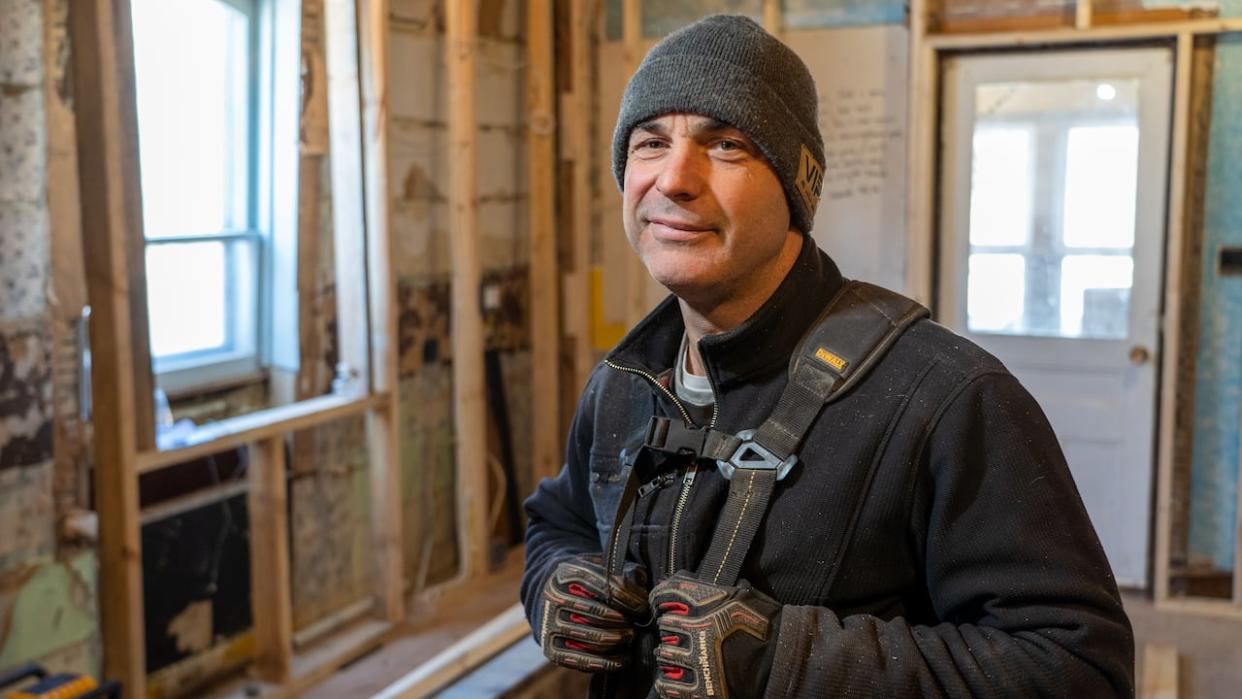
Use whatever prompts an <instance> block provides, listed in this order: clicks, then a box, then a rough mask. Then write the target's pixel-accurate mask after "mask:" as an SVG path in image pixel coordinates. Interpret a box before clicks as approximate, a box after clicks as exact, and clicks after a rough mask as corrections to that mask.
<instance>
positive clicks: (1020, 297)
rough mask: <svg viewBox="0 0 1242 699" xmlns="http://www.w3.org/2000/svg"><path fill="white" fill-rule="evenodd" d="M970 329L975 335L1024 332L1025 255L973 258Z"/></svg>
mask: <svg viewBox="0 0 1242 699" xmlns="http://www.w3.org/2000/svg"><path fill="white" fill-rule="evenodd" d="M969 274H970V276H969V283H968V285H967V292H966V293H967V302H966V315H967V325H968V326H969V327H970V329H971V330H973V331H983V332H1000V331H1006V330H1009V331H1017V330H1021V327H1019V326H1020V322H1021V320H1022V316H1023V314H1024V311H1025V308H1026V298H1025V297H1026V260H1025V259H1024V258H1023V257H1022V256H1021V255H1012V254H1009V255H989V254H975V255H971V256H970V273H969Z"/></svg>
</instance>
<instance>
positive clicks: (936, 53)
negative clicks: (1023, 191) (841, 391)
mask: <svg viewBox="0 0 1242 699" xmlns="http://www.w3.org/2000/svg"><path fill="white" fill-rule="evenodd" d="M1092 11H1093V7H1092V3H1091V2H1090V0H1079V5H1078V7H1077V8H1076V13H1075V20H1076V21H1075V26H1074V27H1073V28H1058V29H1047V30H1035V31H1013V32H989V33H975V34H969V33H960V34H958V33H955V34H932V33H930V32H929V31H928V12H929V7H928V3H927V2H926V0H912V2H911V16H910V111H909V120H908V125H907V126H908V133H909V153H908V155H909V179H908V181H907V182H908V188H909V189H908V208H907V212H906V213H907V217H906V219H907V226H908V228H907V234H908V236H909V237H908V241H907V255H906V264H907V268H906V283H907V293H908V294H910V295H912V296H914V297H915V298H918V299H919V300H922V301H924V302H926V301H927V300H930V298H931V296H932V279H933V269H934V267H933V265H934V259H933V257H932V254H931V251H932V250H933V245H934V235H935V233H934V221H935V212H936V196H935V194H936V187H935V178H934V177H933V174H934V171H935V161H936V141H935V137H934V136H935V129H936V124H937V121H938V119H939V117H938V100H937V95H938V93H939V89H940V88H939V85H938V78H939V66H940V60H941V57H942V54H943V53H947V52H953V51H967V50H983V49H1012V48H1021V47H1040V46H1055V45H1068V44H1109V43H1118V42H1131V41H1141V40H1170V39H1173V40H1176V52H1175V61H1176V65H1175V87H1174V104H1173V127H1172V128H1173V133H1172V139H1171V144H1170V148H1171V155H1170V178H1169V192H1168V196H1169V200H1168V202H1169V204H1168V219H1167V234H1166V246H1167V249H1166V254H1165V269H1164V279H1165V290H1164V316H1163V321H1162V324H1161V332H1162V336H1163V337H1162V342H1161V373H1160V383H1159V391H1160V394H1159V395H1160V405H1159V408H1158V409H1159V418H1158V419H1159V427H1158V435H1159V437H1158V439H1159V444H1158V449H1157V457H1156V469H1157V471H1156V487H1157V491H1156V508H1155V516H1156V525H1155V526H1156V532H1155V541H1154V559H1155V562H1154V576H1155V581H1154V596H1155V604H1156V608H1157V609H1159V610H1161V611H1168V612H1184V613H1192V614H1205V615H1210V616H1217V617H1222V616H1223V617H1231V618H1239V619H1242V488H1239V494H1238V495H1239V513H1238V514H1239V518H1238V537H1239V541H1238V543H1237V546H1238V551H1239V555H1237V556H1235V559H1234V578H1233V580H1234V590H1233V592H1234V594H1233V599H1232V600H1213V599H1206V598H1202V599H1201V598H1173V597H1170V595H1169V584H1168V583H1169V580H1168V576H1169V551H1170V541H1169V537H1170V535H1171V532H1170V529H1169V527H1170V524H1171V521H1170V502H1171V499H1172V495H1173V493H1172V484H1173V446H1174V445H1173V441H1174V440H1173V431H1174V422H1173V421H1174V412H1175V407H1176V395H1175V393H1176V383H1177V372H1176V369H1177V363H1178V355H1179V347H1178V344H1179V334H1178V329H1179V325H1180V322H1181V313H1180V309H1181V290H1180V283H1181V272H1182V257H1183V253H1184V248H1185V235H1186V233H1185V223H1184V221H1185V214H1186V196H1187V190H1186V187H1187V177H1188V175H1189V173H1190V170H1191V166H1190V164H1189V163H1188V162H1187V161H1188V157H1189V156H1188V152H1187V147H1188V143H1187V141H1188V136H1189V128H1190V124H1189V120H1190V114H1189V110H1190V79H1191V67H1192V61H1193V53H1194V38H1195V37H1196V36H1199V35H1221V34H1231V33H1242V18H1238V19H1203V20H1186V21H1171V22H1143V23H1134V24H1123V25H1107V26H1099V25H1094V24H1093V23H1092ZM1239 469H1242V464H1239Z"/></svg>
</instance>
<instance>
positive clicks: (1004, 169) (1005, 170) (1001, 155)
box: [970, 127, 1032, 245]
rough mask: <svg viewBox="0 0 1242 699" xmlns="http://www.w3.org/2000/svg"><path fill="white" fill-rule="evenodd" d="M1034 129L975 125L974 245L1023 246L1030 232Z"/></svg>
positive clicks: (972, 170)
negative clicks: (1032, 134)
mask: <svg viewBox="0 0 1242 699" xmlns="http://www.w3.org/2000/svg"><path fill="white" fill-rule="evenodd" d="M1031 169H1032V168H1031V129H1029V128H1020V127H1019V128H1013V127H982V128H979V129H975V137H974V144H973V153H972V158H971V170H970V171H971V180H970V243H971V245H1022V244H1023V243H1025V242H1026V241H1027V238H1028V237H1029V236H1030V231H1031V195H1032V190H1031Z"/></svg>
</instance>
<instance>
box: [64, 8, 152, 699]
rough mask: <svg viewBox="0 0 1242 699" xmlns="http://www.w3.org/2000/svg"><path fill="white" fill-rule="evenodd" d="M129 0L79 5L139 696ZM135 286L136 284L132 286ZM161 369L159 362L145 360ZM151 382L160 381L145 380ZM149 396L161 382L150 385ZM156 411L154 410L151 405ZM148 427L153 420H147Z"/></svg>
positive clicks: (99, 386) (104, 420)
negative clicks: (156, 363) (153, 388)
mask: <svg viewBox="0 0 1242 699" xmlns="http://www.w3.org/2000/svg"><path fill="white" fill-rule="evenodd" d="M130 26H131V25H130V22H129V3H128V0H97V2H78V3H73V4H72V5H71V6H70V14H69V33H70V37H71V45H72V52H71V55H72V61H73V69H72V70H71V71H70V72H71V73H72V75H73V94H74V105H75V109H76V111H77V123H76V127H77V149H78V178H79V185H80V196H81V204H82V212H81V221H82V237H83V249H84V253H85V259H86V264H87V278H86V282H87V290H88V293H89V295H90V302H91V305H92V322H91V328H90V330H91V349H92V358H93V371H92V372H91V388H92V391H93V395H94V397H95V400H94V416H93V423H94V448H95V484H94V485H95V507H96V510H97V511H98V513H99V532H100V537H99V557H100V577H101V580H100V588H101V590H100V593H101V594H100V600H99V605H100V610H101V613H102V615H103V619H102V623H101V624H100V628H101V630H102V634H103V660H104V675H105V676H107V677H108V678H109V679H117V680H120V681H121V682H122V683H123V684H124V686H125V691H126V692H127V693H128V694H129V695H130V696H136V697H142V696H146V663H145V643H144V639H143V608H142V548H141V539H140V537H139V526H138V479H137V477H136V471H135V456H136V454H137V450H138V444H139V442H138V432H139V430H138V427H137V425H136V421H140V420H143V419H145V418H144V416H143V415H142V414H139V413H140V411H139V408H138V405H137V404H138V403H139V402H142V401H137V400H136V399H135V393H136V392H139V391H142V390H143V388H142V387H141V385H140V384H141V383H142V382H140V381H138V377H137V376H136V374H138V373H141V372H140V371H137V369H138V361H139V359H138V358H139V357H140V356H144V355H145V352H142V351H140V350H139V348H135V347H134V330H135V326H136V325H139V324H138V323H137V322H136V321H135V319H134V318H133V317H132V311H133V308H134V304H133V299H134V297H135V296H139V298H141V300H142V301H143V302H144V303H145V300H146V299H145V296H140V294H141V292H142V287H139V288H137V289H132V288H131V283H132V281H133V275H132V270H131V269H130V265H131V262H132V260H133V258H134V252H133V247H134V244H135V240H134V237H135V234H134V231H138V234H137V235H138V237H139V238H140V237H141V231H142V217H141V203H140V202H141V199H140V197H141V193H140V192H139V191H138V187H139V180H138V178H137V176H136V175H137V164H136V162H135V158H136V157H137V149H136V145H137V133H136V131H137V119H136V105H135V99H134V78H133V49H132V39H131V36H130ZM131 291H132V294H131ZM145 371H146V372H149V371H150V364H149V363H148V364H147V365H146V367H145ZM146 386H147V388H148V389H149V382H147V384H146ZM145 398H146V403H147V404H148V405H149V404H150V399H151V392H150V391H149V390H147V391H146V394H145ZM149 416H150V413H149V412H148V413H146V414H145V417H149ZM147 426H148V427H153V425H152V424H151V423H150V422H149V421H148V423H147Z"/></svg>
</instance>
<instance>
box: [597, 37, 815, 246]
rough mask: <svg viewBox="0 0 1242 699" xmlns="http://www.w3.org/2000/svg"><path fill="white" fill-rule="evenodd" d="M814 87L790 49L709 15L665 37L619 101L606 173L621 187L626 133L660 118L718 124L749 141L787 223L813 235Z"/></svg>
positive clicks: (652, 51)
mask: <svg viewBox="0 0 1242 699" xmlns="http://www.w3.org/2000/svg"><path fill="white" fill-rule="evenodd" d="M817 101H818V100H817V98H816V92H815V80H814V79H813V78H811V73H810V71H809V70H807V67H806V64H805V63H803V62H802V59H801V58H799V57H798V55H797V54H796V53H794V52H793V50H791V49H790V48H789V47H788V46H786V45H784V44H782V43H781V42H780V41H779V40H777V39H776V38H775V37H773V36H772V35H771V34H768V33H767V32H766V31H764V30H763V27H760V26H759V25H758V24H755V22H754V21H753V20H751V19H749V18H747V17H743V16H741V15H714V16H711V17H707V18H704V19H701V20H699V21H698V22H695V23H694V24H691V25H689V26H686V27H683V28H681V29H679V30H677V31H675V32H673V33H672V34H669V35H668V36H667V37H665V38H664V39H663V40H662V41H660V43H658V44H656V45H655V47H654V48H652V49H651V51H650V52H649V53H648V54H647V56H646V57H645V58H644V59H643V62H642V65H640V66H639V67H638V71H637V72H635V73H634V77H632V78H630V83H629V85H627V86H626V87H625V96H624V97H622V99H621V113H620V115H618V117H617V128H616V130H615V131H613V135H612V171H613V174H614V175H615V176H616V178H617V185H618V186H619V187H621V188H622V189H624V187H625V161H626V155H627V153H628V151H629V148H628V146H629V140H630V131H632V130H633V129H634V127H635V126H637V125H638V124H641V123H643V122H644V121H647V120H648V119H652V118H654V117H658V116H660V115H662V114H671V113H675V112H686V113H691V114H699V115H702V116H707V117H712V118H713V119H718V120H720V121H722V122H724V123H726V124H729V125H731V126H733V127H735V128H737V129H739V130H740V131H741V132H742V133H744V134H746V135H747V136H748V137H750V139H751V140H753V141H754V142H755V144H756V145H757V146H758V147H759V149H760V150H761V151H763V154H764V156H766V157H767V159H768V161H769V162H770V163H771V165H772V169H773V170H774V171H775V172H776V175H777V177H778V178H780V181H781V185H782V186H783V187H784V188H785V199H786V200H787V201H788V202H789V214H790V221H791V223H792V224H793V226H794V227H795V228H797V229H799V230H801V231H802V232H804V233H809V232H810V231H811V225H812V223H813V222H814V221H815V207H816V206H817V205H818V204H819V193H820V189H821V187H822V186H823V181H824V141H823V138H822V137H821V136H820V134H819V121H818V119H817V116H816V112H817V111H818V110H817Z"/></svg>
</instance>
